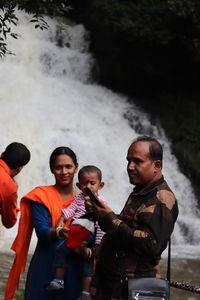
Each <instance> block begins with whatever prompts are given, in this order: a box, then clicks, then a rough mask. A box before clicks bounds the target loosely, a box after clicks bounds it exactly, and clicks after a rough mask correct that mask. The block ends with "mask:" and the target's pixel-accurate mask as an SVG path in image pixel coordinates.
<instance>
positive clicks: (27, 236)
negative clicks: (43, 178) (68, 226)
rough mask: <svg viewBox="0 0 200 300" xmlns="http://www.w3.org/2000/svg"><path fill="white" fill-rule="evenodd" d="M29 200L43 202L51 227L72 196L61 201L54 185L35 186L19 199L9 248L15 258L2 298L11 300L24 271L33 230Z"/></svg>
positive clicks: (54, 224) (72, 198)
mask: <svg viewBox="0 0 200 300" xmlns="http://www.w3.org/2000/svg"><path fill="white" fill-rule="evenodd" d="M30 200H32V201H36V202H38V203H42V204H44V205H45V206H46V207H47V209H48V210H49V213H50V215H51V220H52V227H55V226H56V224H57V222H58V220H59V218H60V216H61V209H62V208H64V207H67V206H69V205H70V204H71V202H72V201H73V200H74V196H73V197H71V198H69V199H67V200H65V201H63V200H62V198H61V196H60V194H59V193H58V191H57V190H56V188H55V187H54V186H40V187H36V188H35V189H34V190H32V191H31V192H30V193H28V194H27V195H26V196H24V197H23V198H22V199H21V202H20V210H21V216H20V220H19V227H18V234H17V237H16V238H15V240H14V242H13V244H12V246H11V249H12V250H14V251H15V252H16V255H15V260H14V263H13V266H12V269H11V271H10V274H9V277H8V281H7V285H6V292H5V297H4V300H11V299H13V296H14V294H15V290H16V289H17V288H18V286H19V279H20V274H21V273H22V272H24V271H25V267H26V260H27V255H28V249H29V245H30V240H31V236H32V231H33V224H32V218H31V211H30Z"/></svg>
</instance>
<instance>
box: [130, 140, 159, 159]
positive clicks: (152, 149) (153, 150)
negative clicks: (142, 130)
mask: <svg viewBox="0 0 200 300" xmlns="http://www.w3.org/2000/svg"><path fill="white" fill-rule="evenodd" d="M137 142H149V157H150V158H151V159H152V160H160V161H161V162H162V160H163V148H162V145H161V144H160V143H159V142H158V141H157V140H156V139H155V138H153V137H150V136H147V135H142V136H138V137H137V138H136V139H135V140H134V141H133V142H132V144H134V143H137Z"/></svg>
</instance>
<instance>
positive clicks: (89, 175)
mask: <svg viewBox="0 0 200 300" xmlns="http://www.w3.org/2000/svg"><path fill="white" fill-rule="evenodd" d="M103 185H104V183H103V182H102V181H101V180H100V178H99V176H98V174H97V173H96V172H84V173H82V174H81V176H80V179H79V182H78V183H77V186H78V188H79V189H80V190H81V191H82V192H83V193H84V190H83V189H84V188H86V187H87V188H89V189H90V190H91V191H92V192H93V193H94V194H96V195H98V190H100V189H101V188H102V187H103ZM85 209H86V211H87V212H88V213H91V212H93V211H94V208H93V205H92V203H91V200H90V198H89V197H88V196H86V195H85Z"/></svg>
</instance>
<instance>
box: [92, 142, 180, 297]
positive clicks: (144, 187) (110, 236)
mask: <svg viewBox="0 0 200 300" xmlns="http://www.w3.org/2000/svg"><path fill="white" fill-rule="evenodd" d="M162 154H163V151H162V146H161V145H160V143H159V142H158V141H157V140H156V139H154V138H151V137H146V136H142V137H138V138H137V139H136V140H135V141H133V142H132V144H131V145H130V147H129V149H128V154H127V161H128V165H127V171H128V176H129V179H130V183H131V184H133V185H135V188H134V189H133V192H132V193H131V194H130V196H129V198H128V200H127V202H126V204H125V206H124V208H123V210H122V212H121V214H120V216H117V215H116V214H115V213H114V212H113V211H112V210H111V209H110V208H109V207H108V206H106V205H105V204H104V208H100V207H97V206H96V205H95V204H93V205H94V207H95V210H96V215H97V218H98V221H99V224H100V226H101V228H102V230H103V231H105V232H106V234H105V236H104V238H103V240H102V243H101V245H100V252H99V256H98V260H97V265H96V272H95V277H94V280H93V284H92V294H93V295H94V299H95V300H127V299H128V293H127V290H128V288H127V282H124V281H123V279H124V278H125V277H126V276H127V277H160V271H159V262H160V258H161V254H162V252H163V251H164V249H165V248H166V246H167V242H168V240H169V238H170V235H171V233H172V231H173V228H174V223H175V221H176V219H177V216H178V206H177V201H176V199H175V196H174V194H173V193H172V191H171V190H170V188H169V186H168V185H167V183H166V181H165V180H164V178H163V175H162Z"/></svg>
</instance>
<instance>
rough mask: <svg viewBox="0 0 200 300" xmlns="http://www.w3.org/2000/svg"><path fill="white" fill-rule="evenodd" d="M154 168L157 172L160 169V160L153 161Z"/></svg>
mask: <svg viewBox="0 0 200 300" xmlns="http://www.w3.org/2000/svg"><path fill="white" fill-rule="evenodd" d="M154 166H155V169H156V170H157V171H158V170H161V169H162V162H161V161H160V160H155V161H154Z"/></svg>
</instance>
